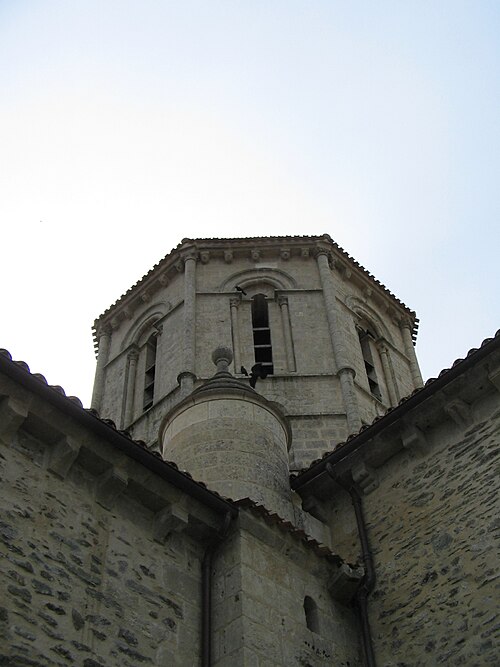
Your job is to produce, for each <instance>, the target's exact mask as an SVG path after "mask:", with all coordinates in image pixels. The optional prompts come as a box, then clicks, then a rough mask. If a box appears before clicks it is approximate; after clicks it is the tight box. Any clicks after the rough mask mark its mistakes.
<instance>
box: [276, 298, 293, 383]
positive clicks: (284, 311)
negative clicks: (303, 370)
mask: <svg viewBox="0 0 500 667" xmlns="http://www.w3.org/2000/svg"><path fill="white" fill-rule="evenodd" d="M278 304H279V307H280V311H281V321H282V323H283V336H284V339H285V354H286V364H287V366H288V370H289V371H290V372H291V373H294V372H295V371H296V370H297V368H296V365H295V354H294V351H293V340H292V328H291V326H290V311H289V310H288V298H287V297H286V296H282V295H280V296H279V297H278Z"/></svg>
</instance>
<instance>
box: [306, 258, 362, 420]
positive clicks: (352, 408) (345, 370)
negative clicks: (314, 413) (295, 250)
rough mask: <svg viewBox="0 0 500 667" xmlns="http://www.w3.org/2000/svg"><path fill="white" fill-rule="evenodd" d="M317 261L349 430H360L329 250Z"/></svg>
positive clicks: (352, 376)
mask: <svg viewBox="0 0 500 667" xmlns="http://www.w3.org/2000/svg"><path fill="white" fill-rule="evenodd" d="M316 261H317V263H318V269H319V274H320V279H321V287H322V289H323V297H324V299H325V307H326V315H327V318H328V328H329V331H330V339H331V342H332V347H333V357H334V360H335V365H336V367H337V373H338V375H339V379H340V389H341V392H342V399H343V401H344V407H345V410H346V417H347V430H348V432H349V433H354V432H355V431H359V429H360V428H361V419H360V416H359V407H358V401H357V398H356V390H355V387H354V377H355V375H356V372H355V370H354V368H352V366H351V364H350V363H349V356H348V354H347V348H346V345H345V341H344V336H343V334H342V329H341V326H340V321H339V314H338V310H337V298H336V294H335V285H334V283H333V279H332V274H331V270H330V265H329V262H328V251H327V250H326V249H323V248H319V249H318V250H317V252H316Z"/></svg>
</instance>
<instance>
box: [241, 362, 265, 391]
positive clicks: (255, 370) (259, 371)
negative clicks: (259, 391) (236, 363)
mask: <svg viewBox="0 0 500 667" xmlns="http://www.w3.org/2000/svg"><path fill="white" fill-rule="evenodd" d="M240 372H241V373H243V375H247V376H248V371H247V369H246V368H245V366H242V367H241V370H240ZM267 376H268V372H267V370H266V369H265V368H264V366H263V365H262V364H254V365H253V366H252V370H251V371H250V386H251V387H252V389H255V385H256V384H257V380H265V379H266V377H267Z"/></svg>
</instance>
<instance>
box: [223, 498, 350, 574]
mask: <svg viewBox="0 0 500 667" xmlns="http://www.w3.org/2000/svg"><path fill="white" fill-rule="evenodd" d="M234 504H235V505H236V506H237V507H239V508H240V509H244V510H249V511H250V512H251V513H252V514H254V515H255V516H258V517H259V518H261V519H263V520H264V521H265V522H266V523H267V524H268V525H270V526H277V527H278V528H279V530H280V531H281V532H283V533H287V534H289V535H291V536H292V537H293V538H294V539H296V540H298V541H300V542H301V543H302V544H304V545H305V546H306V547H307V548H308V549H311V550H312V551H313V552H314V553H315V554H316V555H317V556H319V557H321V558H326V559H327V560H329V561H330V562H334V563H335V564H336V565H339V566H340V565H342V564H343V563H344V562H345V561H344V559H343V558H341V557H340V556H339V555H338V554H336V553H334V552H333V551H331V550H330V549H329V548H328V547H327V546H325V545H324V544H321V543H320V542H318V541H317V540H315V539H314V538H312V537H309V536H308V535H307V533H306V532H305V531H303V530H302V529H300V528H296V527H295V526H294V525H293V524H292V523H291V522H290V521H286V520H285V519H283V518H282V517H280V516H279V514H277V513H276V512H271V511H270V510H268V509H267V508H266V507H265V506H264V505H261V504H259V503H257V502H256V501H255V500H252V499H251V498H242V499H241V500H236V501H234Z"/></svg>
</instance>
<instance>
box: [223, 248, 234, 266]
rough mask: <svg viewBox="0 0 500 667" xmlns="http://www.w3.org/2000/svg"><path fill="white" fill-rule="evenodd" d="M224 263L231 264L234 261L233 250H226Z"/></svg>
mask: <svg viewBox="0 0 500 667" xmlns="http://www.w3.org/2000/svg"><path fill="white" fill-rule="evenodd" d="M224 261H225V262H226V264H231V263H232V261H233V251H232V250H224Z"/></svg>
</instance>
